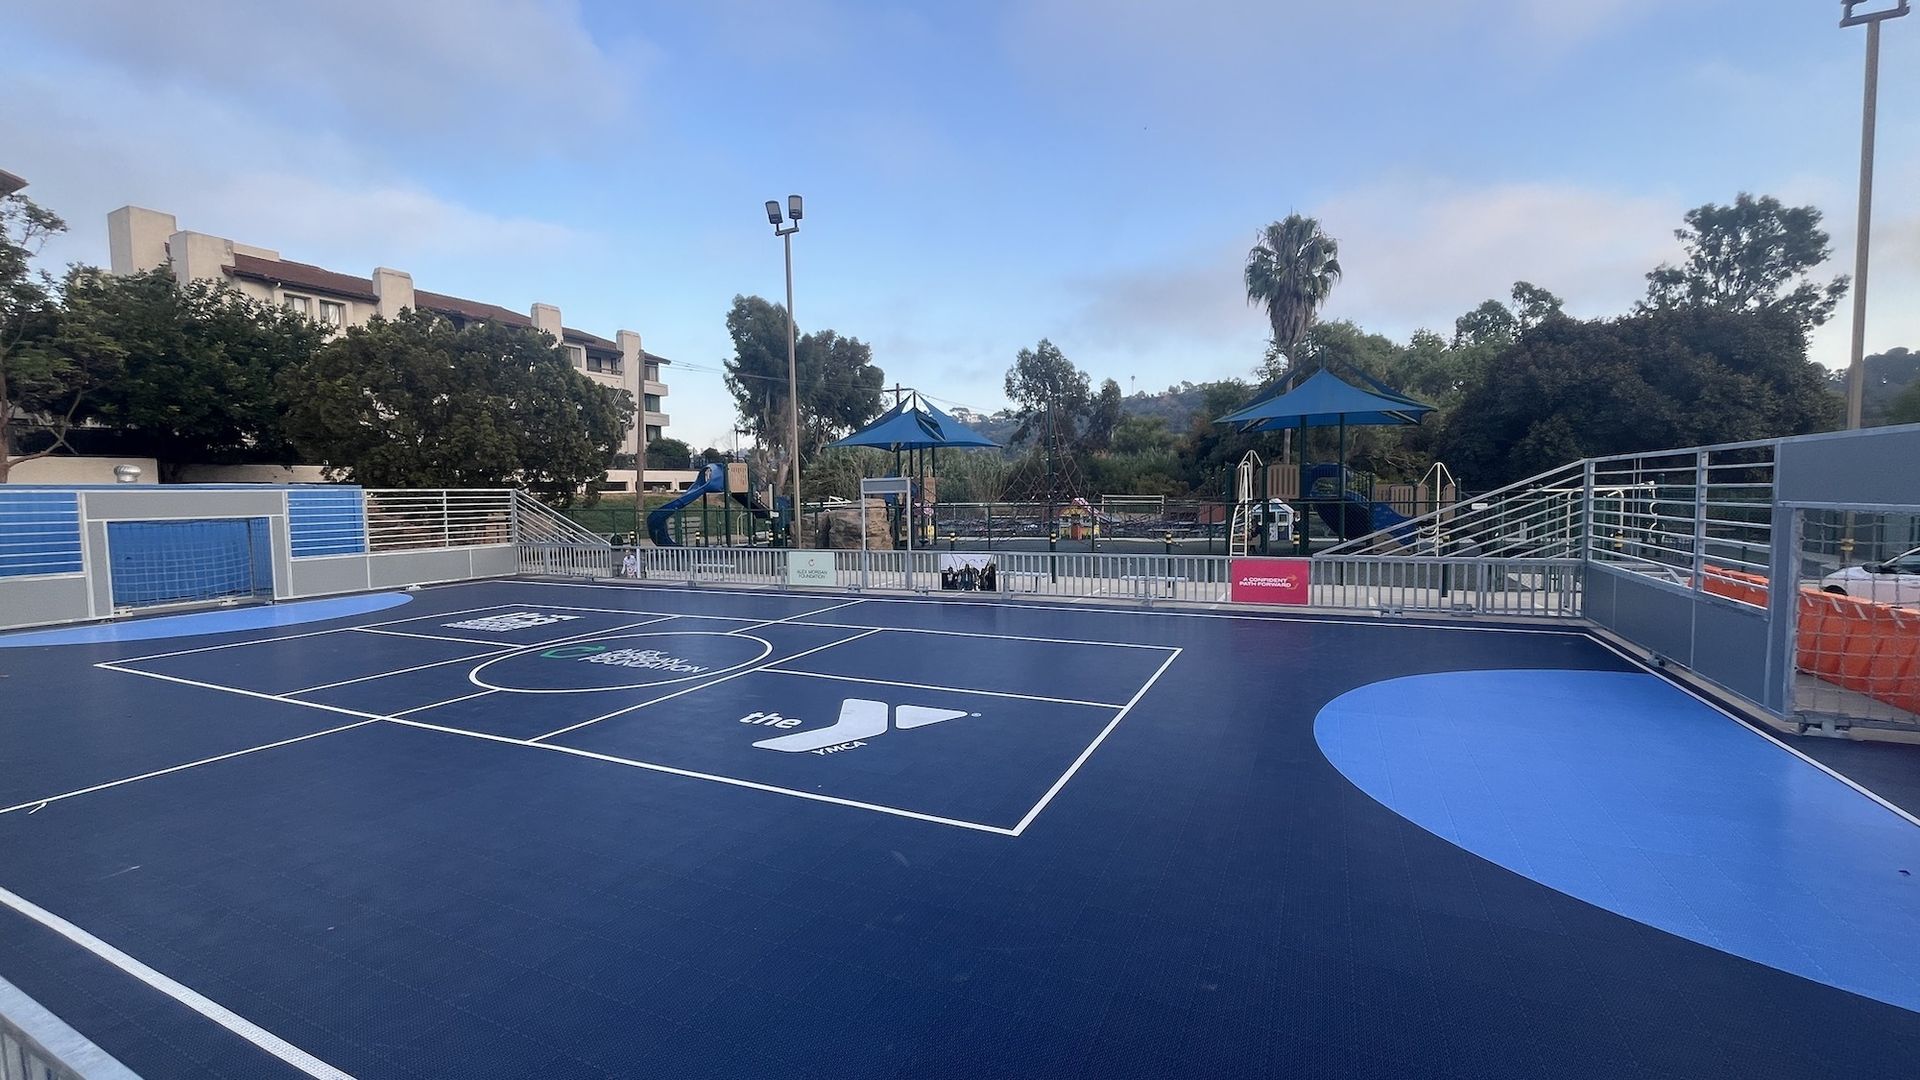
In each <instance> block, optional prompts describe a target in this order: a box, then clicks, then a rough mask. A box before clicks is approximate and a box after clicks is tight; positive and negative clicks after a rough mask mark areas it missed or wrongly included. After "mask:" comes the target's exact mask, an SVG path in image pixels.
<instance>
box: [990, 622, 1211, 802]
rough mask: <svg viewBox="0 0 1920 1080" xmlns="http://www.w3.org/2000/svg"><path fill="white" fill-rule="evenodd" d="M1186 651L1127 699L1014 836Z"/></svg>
mask: <svg viewBox="0 0 1920 1080" xmlns="http://www.w3.org/2000/svg"><path fill="white" fill-rule="evenodd" d="M1184 651H1185V650H1184V649H1175V650H1173V655H1171V656H1169V657H1167V658H1166V659H1165V660H1163V661H1161V662H1160V666H1159V667H1158V668H1157V669H1155V670H1154V673H1153V674H1152V675H1151V676H1149V677H1148V679H1147V681H1146V683H1145V684H1144V685H1142V686H1141V687H1140V689H1138V690H1136V691H1134V694H1133V696H1132V697H1131V698H1128V699H1127V703H1126V704H1125V705H1124V706H1122V707H1121V709H1120V711H1119V712H1117V713H1115V714H1113V719H1111V720H1109V721H1107V726H1106V727H1104V728H1101V729H1100V734H1099V735H1097V736H1095V738H1094V740H1093V741H1092V742H1091V743H1088V744H1087V748H1086V749H1085V750H1082V751H1080V756H1079V757H1077V758H1074V759H1073V764H1072V765H1070V766H1068V767H1067V771H1066V772H1064V773H1062V774H1061V775H1060V779H1058V780H1055V781H1054V782H1053V786H1052V787H1050V788H1048V789H1047V793H1046V794H1045V795H1042V796H1041V797H1040V801H1039V802H1037V803H1035V804H1034V805H1033V809H1031V810H1029V811H1027V816H1026V817H1023V818H1021V819H1020V824H1018V825H1015V826H1014V827H1013V835H1015V836H1019V835H1021V834H1022V833H1025V832H1026V831H1027V826H1029V825H1031V824H1033V822H1034V819H1035V818H1038V817H1039V816H1040V812H1041V811H1042V810H1045V809H1046V808H1047V804H1048V803H1050V802H1052V801H1053V797H1054V796H1055V795H1058V794H1060V789H1062V788H1064V787H1066V786H1067V781H1069V780H1071V779H1073V774H1074V773H1077V772H1079V771H1080V766H1082V765H1085V764H1086V763H1087V759H1088V758H1090V757H1092V756H1093V752H1094V751H1095V750H1098V749H1100V744H1101V743H1103V742H1106V741H1107V736H1108V735H1111V734H1113V729H1114V728H1117V727H1119V726H1120V721H1122V720H1125V719H1126V718H1127V714H1128V713H1130V712H1132V711H1133V707H1134V706H1135V705H1138V704H1140V699H1141V698H1143V697H1146V696H1147V691H1149V690H1151V689H1153V684H1154V683H1157V682H1159V681H1160V676H1162V675H1165V674H1166V673H1167V669H1168V668H1170V667H1172V666H1173V662H1174V661H1175V660H1178V659H1180V654H1181V653H1182V652H1184Z"/></svg>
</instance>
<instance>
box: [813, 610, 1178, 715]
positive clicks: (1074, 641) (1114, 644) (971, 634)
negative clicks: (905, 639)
mask: <svg viewBox="0 0 1920 1080" xmlns="http://www.w3.org/2000/svg"><path fill="white" fill-rule="evenodd" d="M793 625H795V626H823V627H831V628H833V629H835V630H868V629H873V630H884V631H886V632H887V633H889V634H936V635H938V636H940V637H968V638H990V639H992V640H994V641H1037V642H1041V643H1043V644H1048V645H1092V646H1095V647H1097V648H1102V649H1160V650H1162V651H1169V650H1170V651H1174V652H1178V651H1179V648H1180V647H1179V646H1178V645H1142V644H1140V643H1139V642H1137V641H1090V640H1088V639H1086V638H1062V637H1030V636H1027V635H1024V634H988V633H983V632H981V631H978V630H926V629H922V628H919V627H914V626H876V627H866V626H856V625H854V624H853V623H833V622H797V621H796V622H795V623H794V624H793ZM1115 707H1116V708H1117V707H1118V706H1115Z"/></svg>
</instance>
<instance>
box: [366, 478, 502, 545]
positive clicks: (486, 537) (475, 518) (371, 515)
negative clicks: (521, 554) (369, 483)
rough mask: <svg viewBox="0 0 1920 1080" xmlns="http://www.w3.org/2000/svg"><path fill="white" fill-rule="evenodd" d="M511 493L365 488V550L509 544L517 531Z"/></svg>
mask: <svg viewBox="0 0 1920 1080" xmlns="http://www.w3.org/2000/svg"><path fill="white" fill-rule="evenodd" d="M514 506H515V492H513V491H511V490H509V489H506V488H500V489H482V490H471V491H464V490H449V489H438V490H426V491H407V490H394V489H371V490H369V491H368V492H367V550H368V551H371V552H382V551H417V550H421V549H424V548H450V547H471V546H474V545H479V544H509V543H513V542H514V540H515V538H516V536H515V532H516V530H515V516H516V515H515V513H514Z"/></svg>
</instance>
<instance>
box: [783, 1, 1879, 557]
mask: <svg viewBox="0 0 1920 1080" xmlns="http://www.w3.org/2000/svg"><path fill="white" fill-rule="evenodd" d="M1903 2H1904V0H1903ZM787 217H788V218H789V219H791V220H792V222H793V223H792V224H791V225H787V226H786V227H784V228H783V227H781V222H780V202H779V200H777V199H768V200H767V220H768V221H769V222H771V223H772V224H773V235H775V236H777V237H779V238H780V239H781V241H782V242H783V243H784V244H785V245H786V249H787V436H788V438H789V440H790V441H789V442H788V444H787V452H788V453H789V454H791V455H792V456H793V504H792V505H791V506H789V507H788V508H787V546H788V547H796V548H797V547H804V546H806V545H804V544H802V543H801V542H800V373H799V370H798V365H797V364H796V362H795V359H794V353H795V352H796V351H797V349H798V348H799V342H798V341H797V340H796V339H795V337H794V329H793V234H794V233H797V232H799V231H800V196H798V195H789V196H787Z"/></svg>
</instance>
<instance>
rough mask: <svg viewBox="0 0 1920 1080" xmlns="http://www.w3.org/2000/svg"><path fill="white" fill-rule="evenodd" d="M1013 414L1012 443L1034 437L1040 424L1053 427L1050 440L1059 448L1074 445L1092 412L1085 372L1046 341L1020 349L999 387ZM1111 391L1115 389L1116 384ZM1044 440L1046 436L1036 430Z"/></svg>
mask: <svg viewBox="0 0 1920 1080" xmlns="http://www.w3.org/2000/svg"><path fill="white" fill-rule="evenodd" d="M1003 386H1004V389H1005V390H1006V393H1007V398H1008V399H1009V400H1011V401H1012V402H1013V406H1014V409H1013V413H1014V416H1015V418H1017V419H1018V420H1019V421H1020V426H1019V427H1018V428H1016V429H1014V433H1013V438H1014V441H1015V442H1020V441H1023V440H1025V439H1026V438H1028V437H1029V436H1031V435H1034V434H1035V433H1036V431H1037V430H1038V429H1039V427H1040V425H1042V424H1043V423H1051V424H1052V425H1053V431H1052V437H1053V438H1054V440H1055V441H1056V442H1058V443H1059V444H1060V445H1063V446H1078V445H1079V442H1080V431H1081V428H1082V421H1083V420H1084V419H1086V417H1087V415H1088V414H1089V413H1090V412H1091V411H1092V409H1093V396H1092V394H1091V392H1090V391H1089V390H1088V381H1087V373H1086V372H1084V371H1081V370H1080V369H1079V368H1077V367H1074V366H1073V361H1071V360H1069V359H1067V356H1066V354H1065V353H1063V352H1061V351H1060V347H1059V346H1057V345H1055V344H1054V343H1053V342H1051V341H1048V340H1047V339H1046V338H1041V339H1040V344H1038V345H1036V346H1034V347H1033V348H1031V349H1021V350H1020V352H1019V354H1018V355H1017V356H1015V357H1014V361H1013V366H1012V367H1010V368H1008V369H1007V377H1006V380H1005V382H1004V384H1003ZM1114 389H1115V390H1116V391H1117V390H1118V389H1119V386H1118V384H1116V385H1115V387H1114ZM1039 434H1040V435H1041V436H1042V437H1044V436H1045V435H1046V434H1047V433H1046V432H1045V431H1039Z"/></svg>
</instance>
